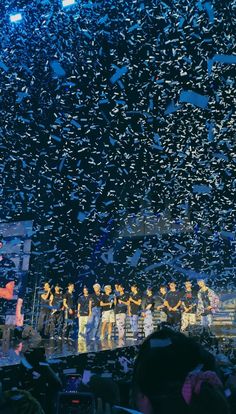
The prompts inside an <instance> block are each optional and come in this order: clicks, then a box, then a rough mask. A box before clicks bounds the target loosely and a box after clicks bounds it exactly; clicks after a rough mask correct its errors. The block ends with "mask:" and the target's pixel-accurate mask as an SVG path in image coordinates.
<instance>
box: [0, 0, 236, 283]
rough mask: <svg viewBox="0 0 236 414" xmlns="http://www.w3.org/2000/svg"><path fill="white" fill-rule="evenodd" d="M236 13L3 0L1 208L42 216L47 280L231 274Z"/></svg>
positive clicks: (41, 252) (215, 8) (231, 5)
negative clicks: (12, 18) (15, 17)
mask: <svg viewBox="0 0 236 414" xmlns="http://www.w3.org/2000/svg"><path fill="white" fill-rule="evenodd" d="M25 3H28V4H27V5H25ZM18 10H21V11H22V15H23V21H22V22H21V23H18V24H11V23H10V22H9V13H12V12H15V11H18ZM235 12H236V3H235V2H233V1H225V0H224V1H220V0H219V1H218V0H215V1H211V0H209V1H201V0H199V1H194V0H181V1H180V0H167V1H157V0H133V1H125V0H116V1H111V0H99V1H97V2H96V1H85V0H81V1H80V2H78V4H77V5H76V6H75V7H72V8H65V9H63V8H62V6H61V3H60V2H57V1H54V0H50V1H49V0H42V1H39V0H38V1H37V0H32V1H31V2H23V1H13V0H12V1H9V0H7V1H5V2H2V3H1V5H0V14H1V20H0V21H1V23H0V25H1V30H0V37H1V42H0V43H1V51H0V88H1V93H0V113H1V117H0V128H1V129H0V145H1V161H0V170H1V175H2V186H1V209H0V219H1V221H11V220H16V219H18V218H19V219H22V218H24V217H25V218H33V219H34V227H35V234H34V239H33V250H32V265H33V263H38V262H39V261H40V260H41V262H40V263H41V264H40V266H41V270H42V274H43V275H44V276H45V277H46V278H54V280H61V279H63V280H64V281H65V280H67V281H68V280H69V279H73V280H75V281H79V284H84V283H87V284H91V283H92V282H94V281H95V280H100V281H102V282H103V281H107V279H110V281H112V282H114V281H115V280H117V279H120V280H123V281H124V282H130V281H131V280H135V281H137V282H140V283H141V284H143V285H145V284H146V285H147V283H153V284H154V286H158V284H159V283H160V282H164V281H168V280H170V279H172V278H175V279H176V280H181V279H183V278H188V277H191V278H193V279H196V278H197V277H199V276H204V277H206V278H208V280H209V283H210V284H211V285H212V284H216V283H217V285H218V286H221V287H223V288H225V287H226V285H227V287H228V288H230V286H231V287H232V286H233V284H234V283H235V279H236V277H235V272H234V270H233V267H234V266H235V256H236V255H235V246H236V244H235V231H236V226H235V191H236V178H235V177H236V155H235V154H236V148H235V142H236V137H235V131H234V129H235V106H236V94H235V74H236V54H235V53H236V51H235V44H236V43H235V33H236V25H235V16H236V14H235ZM35 266H36V265H35Z"/></svg>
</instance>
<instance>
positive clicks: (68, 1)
mask: <svg viewBox="0 0 236 414" xmlns="http://www.w3.org/2000/svg"><path fill="white" fill-rule="evenodd" d="M73 4H75V0H62V6H63V7H68V6H73Z"/></svg>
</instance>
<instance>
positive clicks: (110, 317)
mask: <svg viewBox="0 0 236 414" xmlns="http://www.w3.org/2000/svg"><path fill="white" fill-rule="evenodd" d="M104 291H105V293H104V294H103V295H102V298H101V302H100V306H101V308H102V328H101V336H100V339H101V340H103V339H104V338H105V334H106V333H107V334H108V339H111V334H112V328H113V324H114V323H115V313H114V296H113V295H112V289H111V285H106V286H104Z"/></svg>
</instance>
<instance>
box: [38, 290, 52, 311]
mask: <svg viewBox="0 0 236 414" xmlns="http://www.w3.org/2000/svg"><path fill="white" fill-rule="evenodd" d="M46 293H47V292H46V291H44V292H43V293H41V295H45V294H46ZM41 295H40V307H41V308H43V309H49V308H51V307H50V306H49V302H50V297H51V292H49V293H48V296H47V299H43V298H42V296H41Z"/></svg>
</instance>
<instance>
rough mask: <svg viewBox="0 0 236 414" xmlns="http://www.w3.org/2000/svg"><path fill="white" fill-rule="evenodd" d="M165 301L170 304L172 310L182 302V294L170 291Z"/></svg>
mask: <svg viewBox="0 0 236 414" xmlns="http://www.w3.org/2000/svg"><path fill="white" fill-rule="evenodd" d="M165 300H166V301H167V302H168V303H169V306H170V307H171V308H174V307H175V306H176V305H177V303H178V302H179V301H180V300H181V294H180V292H178V291H177V290H175V291H174V292H172V291H170V292H168V293H167V294H166V299H165Z"/></svg>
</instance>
